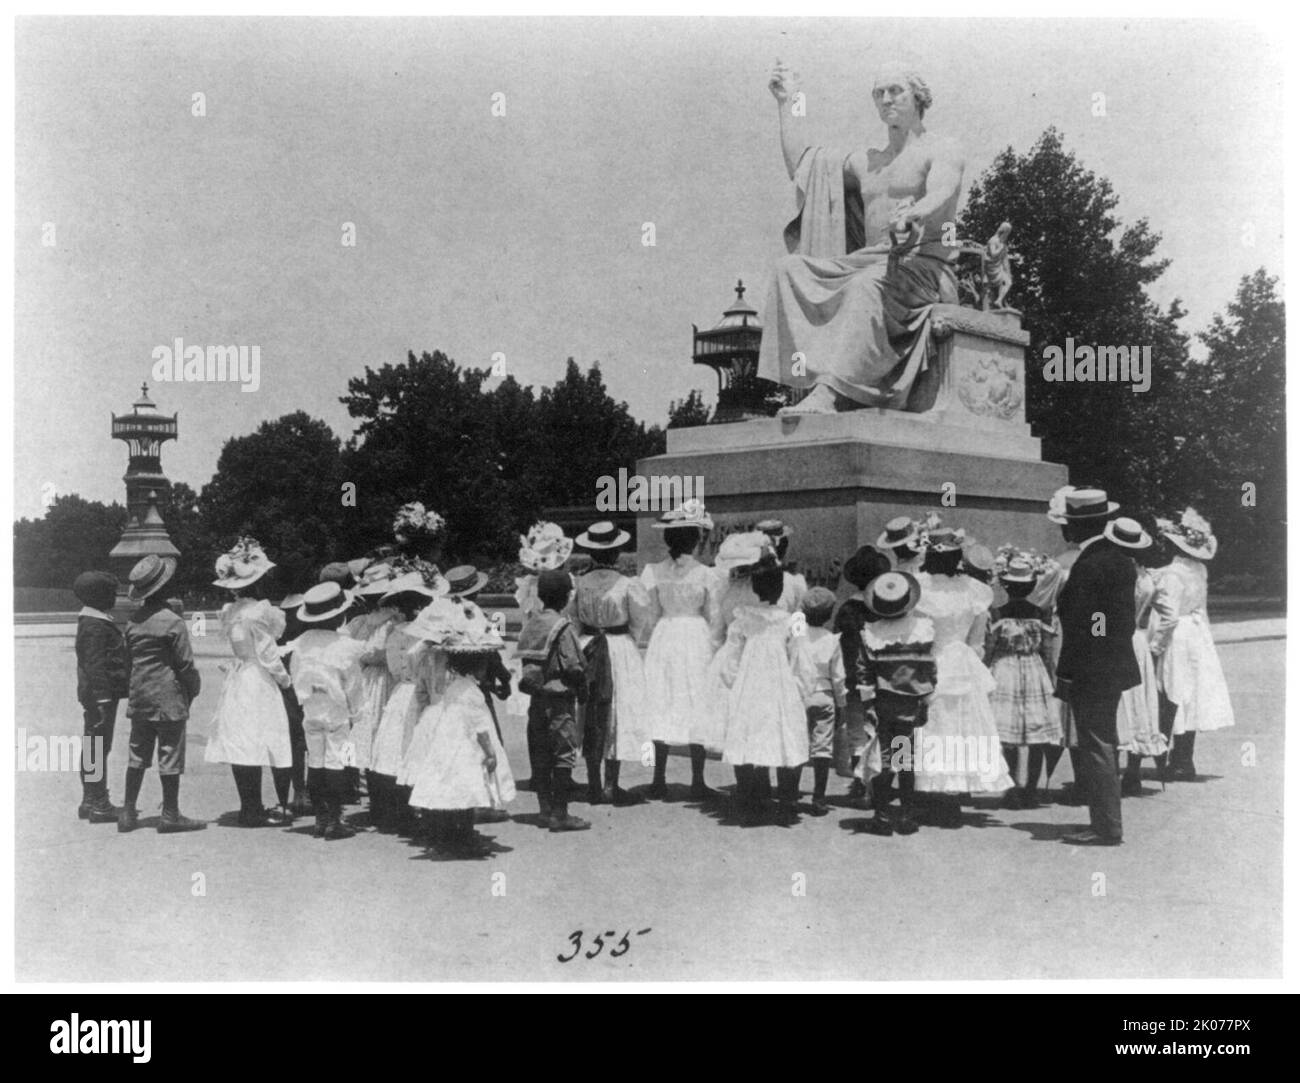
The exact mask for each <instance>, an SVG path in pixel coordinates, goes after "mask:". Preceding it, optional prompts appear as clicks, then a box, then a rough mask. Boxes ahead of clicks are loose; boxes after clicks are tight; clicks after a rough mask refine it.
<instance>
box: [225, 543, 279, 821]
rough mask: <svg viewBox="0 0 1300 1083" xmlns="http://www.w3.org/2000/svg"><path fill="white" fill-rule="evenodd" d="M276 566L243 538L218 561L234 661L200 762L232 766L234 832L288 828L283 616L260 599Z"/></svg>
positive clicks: (259, 547)
mask: <svg viewBox="0 0 1300 1083" xmlns="http://www.w3.org/2000/svg"><path fill="white" fill-rule="evenodd" d="M274 567H275V564H274V563H273V562H272V561H271V560H269V559H268V558H267V555H266V553H265V551H264V550H263V549H262V547H261V546H260V545H259V544H258V543H257V542H256V541H255V540H254V539H252V538H249V537H243V538H240V539H239V541H238V543H237V544H236V545H235V547H234V548H233V549H231V550H230V551H229V552H228V553H224V554H222V556H221V557H219V558H218V559H217V568H216V570H217V579H216V581H215V585H216V586H219V587H224V588H225V589H226V590H229V591H230V592H231V593H232V594H233V595H234V601H232V602H229V603H228V604H227V605H226V606H224V607H223V608H222V610H221V631H222V634H223V635H224V636H225V637H226V640H227V641H228V642H229V643H230V648H231V651H232V652H233V653H234V656H235V660H234V665H233V666H232V667H230V668H229V669H227V671H226V680H225V683H224V684H223V685H222V687H221V697H220V699H218V701H217V710H216V715H215V717H214V719H213V729H212V736H211V738H210V739H209V741H208V747H207V750H206V752H205V753H204V760H205V761H206V762H208V763H228V764H230V770H231V772H232V773H233V775H234V777H235V788H236V790H238V792H239V816H238V819H237V820H236V823H237V824H238V825H239V826H240V827H266V826H274V825H284V824H289V823H292V822H293V812H292V811H291V810H290V807H289V787H290V783H291V782H292V779H293V748H292V746H291V744H290V740H289V716H288V713H287V712H286V711H285V707H284V699H283V697H282V696H281V694H280V690H281V689H282V688H287V687H288V686H289V673H288V670H286V669H285V668H284V664H283V663H282V662H281V660H280V650H279V648H278V647H277V646H276V640H277V639H279V638H280V636H281V635H282V634H283V633H284V624H285V621H284V613H283V612H281V610H279V609H278V608H276V607H275V606H273V605H271V603H270V602H268V601H266V599H265V598H263V597H262V596H261V595H262V587H263V586H264V585H265V582H266V580H265V579H264V578H263V577H264V576H265V575H266V573H267V572H269V571H270V570H271V569H272V568H274ZM267 766H269V767H270V768H271V773H272V777H273V779H274V782H275V792H276V801H277V803H278V806H279V807H278V808H276V809H274V810H268V809H266V808H264V807H263V806H262V768H263V767H267Z"/></svg>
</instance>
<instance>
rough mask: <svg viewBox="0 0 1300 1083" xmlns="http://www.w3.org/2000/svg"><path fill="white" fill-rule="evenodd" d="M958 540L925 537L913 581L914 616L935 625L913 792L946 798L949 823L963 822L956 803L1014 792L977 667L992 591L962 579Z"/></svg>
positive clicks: (988, 680)
mask: <svg viewBox="0 0 1300 1083" xmlns="http://www.w3.org/2000/svg"><path fill="white" fill-rule="evenodd" d="M963 540H964V539H963V536H962V535H961V534H960V533H959V532H957V531H954V530H950V529H946V528H942V527H940V528H938V529H936V530H932V531H930V532H929V534H928V536H927V537H926V538H925V547H926V568H927V570H926V571H924V572H922V573H921V574H920V575H919V576H917V579H918V581H919V582H920V585H921V600H920V602H919V603H918V604H917V607H916V613H917V615H918V616H923V617H927V618H929V620H930V622H931V623H932V624H933V625H934V658H935V663H936V667H937V671H938V680H937V683H936V686H935V691H934V695H933V697H932V698H931V699H930V703H929V709H928V712H927V713H928V718H929V721H928V723H927V725H926V728H925V734H924V739H923V741H922V747H921V754H920V755H918V756H916V757H915V767H916V789H917V790H918V791H919V792H930V793H939V794H945V795H948V797H949V802H948V804H949V808H948V813H949V816H950V818H954V819H956V818H959V817H960V799H959V795H961V794H968V793H970V794H975V793H1004V792H1005V791H1007V790H1009V789H1011V786H1012V781H1011V776H1010V774H1009V773H1008V772H1007V766H1006V762H1005V760H1004V759H1003V756H1002V743H1001V741H1000V740H999V739H998V726H997V720H996V719H995V718H994V715H993V707H992V705H991V704H990V702H989V694H990V693H991V692H992V691H993V690H994V688H996V686H997V682H996V681H994V679H993V675H992V674H991V673H989V671H988V670H987V669H986V668H985V667H984V663H983V661H982V660H981V655H982V653H983V650H984V630H985V627H986V626H987V623H988V617H989V606H990V605H991V604H992V602H993V591H992V590H991V589H990V588H989V587H988V585H987V584H985V583H980V582H978V581H976V580H974V579H972V578H971V577H970V576H968V575H962V574H961V572H960V568H961V559H962V541H963Z"/></svg>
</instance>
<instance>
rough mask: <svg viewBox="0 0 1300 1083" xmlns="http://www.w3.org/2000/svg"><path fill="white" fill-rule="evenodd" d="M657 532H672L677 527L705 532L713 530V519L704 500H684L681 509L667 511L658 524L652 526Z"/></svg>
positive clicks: (660, 517)
mask: <svg viewBox="0 0 1300 1083" xmlns="http://www.w3.org/2000/svg"><path fill="white" fill-rule="evenodd" d="M650 525H651V526H652V527H653V528H654V529H655V530H672V529H675V528H676V527H694V528H695V529H697V530H700V531H705V530H712V529H713V519H712V518H710V516H709V513H708V512H707V511H705V510H704V501H703V500H695V499H691V500H683V501H682V504H681V507H677V508H673V510H672V511H666V512H664V513H663V514H662V515H661V516H659V519H658V521H657V522H654V523H651V524H650Z"/></svg>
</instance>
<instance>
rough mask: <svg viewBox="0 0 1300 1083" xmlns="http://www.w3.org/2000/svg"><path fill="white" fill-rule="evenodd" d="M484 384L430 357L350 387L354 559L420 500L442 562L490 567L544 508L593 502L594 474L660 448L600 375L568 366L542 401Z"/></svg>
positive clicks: (512, 386) (507, 382)
mask: <svg viewBox="0 0 1300 1083" xmlns="http://www.w3.org/2000/svg"><path fill="white" fill-rule="evenodd" d="M489 376H490V370H487V369H462V368H460V367H459V366H457V365H456V363H455V362H454V361H452V360H451V358H449V357H447V355H446V354H444V353H442V352H441V351H435V352H434V353H432V354H430V353H424V354H422V355H421V356H420V357H418V358H417V357H416V356H415V355H414V354H413V353H412V354H409V355H408V358H407V363H406V364H405V365H391V364H390V365H384V366H383V367H382V368H380V369H377V370H374V369H370V368H367V369H366V373H365V376H364V377H358V378H354V379H352V380H350V381H349V382H348V392H349V393H348V395H347V396H346V397H344V398H343V399H342V400H341V401H342V402H343V403H344V405H345V406H347V408H348V413H349V414H350V415H351V416H352V417H354V418H358V419H359V424H358V426H357V429H356V432H355V433H354V435H353V437H352V439H351V440H350V441H349V443H348V446H347V448H346V449H345V451H344V454H343V461H344V474H345V476H346V477H347V478H348V479H349V480H351V481H354V482H355V483H356V486H357V508H356V512H357V514H356V515H355V517H353V518H351V519H349V520H347V522H346V524H345V528H346V532H345V537H346V539H347V542H348V544H349V545H350V546H351V551H354V552H362V551H364V550H365V549H367V548H370V547H372V546H374V545H377V544H380V543H383V542H386V541H389V540H391V519H392V514H393V511H394V510H395V509H396V508H397V507H398V506H400V505H401V504H403V503H405V502H407V501H410V500H418V501H420V502H422V503H423V504H424V505H425V506H426V507H428V508H432V509H433V510H435V511H438V512H439V513H440V514H442V515H444V516H446V518H447V522H448V536H447V541H446V544H445V547H444V551H445V553H446V554H447V556H446V558H445V560H451V559H457V560H473V561H475V562H479V561H489V560H499V559H502V558H503V557H506V556H508V555H510V554H512V553H513V552H514V550H515V549H516V548H517V545H518V538H517V535H518V534H519V533H520V532H521V531H523V530H524V529H526V528H527V526H528V525H529V524H530V523H532V522H533V521H534V520H535V519H537V518H538V517H539V516H540V515H541V513H542V511H543V509H545V508H547V507H555V506H561V507H563V506H574V505H588V506H591V505H594V501H595V494H596V479H597V478H598V477H600V476H601V475H602V474H608V473H611V472H617V469H618V467H619V466H626V467H628V468H632V467H633V466H634V464H635V461H636V459H637V458H640V457H644V456H646V455H652V454H657V453H659V452H661V451H662V450H663V434H662V431H661V430H659V429H658V428H653V429H649V430H647V429H646V428H645V426H644V425H643V424H642V423H640V422H637V421H635V420H633V418H632V417H631V415H630V414H629V413H628V410H627V406H626V404H624V403H618V402H614V401H613V400H612V399H611V398H610V397H609V394H608V392H607V391H606V389H605V385H604V382H603V380H602V379H601V376H600V370H599V368H598V367H595V366H593V367H592V368H591V369H590V370H589V371H588V372H587V373H586V374H583V373H582V372H581V370H580V369H579V368H578V366H577V364H576V363H575V362H574V361H573V359H572V358H570V359H569V362H568V366H567V369H566V372H565V376H564V379H562V380H560V381H559V382H558V383H556V384H555V385H554V386H553V387H550V388H545V389H544V390H543V391H542V392H541V394H540V395H539V396H534V394H533V392H532V391H531V390H530V389H529V388H525V387H523V386H521V385H520V384H519V383H518V382H517V381H516V380H515V379H514V378H513V377H506V378H505V379H504V380H503V381H502V382H501V383H500V384H499V385H498V386H497V387H495V388H493V389H492V390H490V391H485V390H484V384H485V383H486V382H487V380H488V378H489Z"/></svg>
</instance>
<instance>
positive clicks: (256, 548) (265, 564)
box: [212, 534, 275, 590]
mask: <svg viewBox="0 0 1300 1083" xmlns="http://www.w3.org/2000/svg"><path fill="white" fill-rule="evenodd" d="M274 567H275V563H274V562H273V561H272V560H271V559H270V558H269V557H268V556H267V555H266V550H264V549H263V548H262V546H261V543H260V542H258V540H257V539H256V538H250V537H249V536H248V535H247V534H245V535H244V536H243V537H241V538H240V539H239V540H238V541H237V542H235V544H234V547H233V548H231V549H230V550H229V551H227V552H225V553H222V554H221V556H219V557H217V565H216V572H217V578H216V579H214V580H213V582H212V585H213V586H215V587H221V588H223V589H224V590H238V589H239V588H240V587H246V586H248V585H249V584H250V583H255V582H257V580H259V579H261V578H262V576H264V575H265V574H266V573H267V572H269V571H270V570H271V569H272V568H274Z"/></svg>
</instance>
